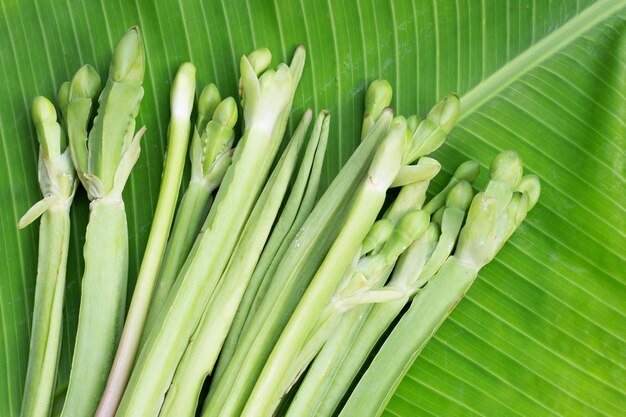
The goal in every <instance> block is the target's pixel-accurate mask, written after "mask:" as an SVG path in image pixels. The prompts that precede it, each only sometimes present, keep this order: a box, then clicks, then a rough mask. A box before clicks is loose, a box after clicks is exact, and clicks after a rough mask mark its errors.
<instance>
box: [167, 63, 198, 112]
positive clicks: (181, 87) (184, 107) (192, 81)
mask: <svg viewBox="0 0 626 417" xmlns="http://www.w3.org/2000/svg"><path fill="white" fill-rule="evenodd" d="M195 92H196V67H195V66H194V65H193V64H192V63H190V62H185V63H183V64H181V66H180V67H179V68H178V72H176V76H175V77H174V82H173V83H172V93H171V97H170V102H171V109H172V117H174V118H177V119H182V120H188V119H189V118H190V117H191V111H192V110H193V99H194V95H195Z"/></svg>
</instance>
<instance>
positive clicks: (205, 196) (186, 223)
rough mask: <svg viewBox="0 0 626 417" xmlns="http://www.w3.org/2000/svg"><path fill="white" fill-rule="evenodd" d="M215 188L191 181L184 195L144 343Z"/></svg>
mask: <svg viewBox="0 0 626 417" xmlns="http://www.w3.org/2000/svg"><path fill="white" fill-rule="evenodd" d="M212 191H213V190H212V189H211V188H210V187H207V185H206V184H205V183H202V182H199V181H190V182H189V187H188V188H187V190H185V193H184V194H183V197H182V199H181V201H180V206H179V207H178V210H177V212H176V218H175V220H174V225H173V226H172V233H171V235H170V239H169V241H168V242H167V246H166V248H165V253H164V255H163V261H162V262H161V270H160V271H159V277H158V280H157V282H156V285H155V288H154V295H153V296H152V301H151V302H150V309H149V310H148V317H147V318H146V324H145V326H144V331H143V333H142V337H141V343H140V345H141V346H143V345H144V343H145V339H146V338H147V335H148V334H149V332H150V330H151V329H152V327H153V326H154V323H155V322H156V320H157V318H158V313H159V312H160V311H161V307H162V306H163V304H164V303H165V300H166V299H167V296H168V295H169V293H170V291H171V290H172V287H173V286H174V282H175V281H176V277H177V276H178V274H179V273H180V271H181V270H182V268H183V264H184V263H185V260H186V259H187V256H189V254H190V252H191V248H192V246H193V243H194V241H195V240H196V237H197V236H198V233H199V232H200V228H201V227H202V222H203V221H204V219H206V216H207V213H208V210H209V207H210V206H211V202H212V200H213V195H212Z"/></svg>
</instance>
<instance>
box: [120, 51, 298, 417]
mask: <svg viewBox="0 0 626 417" xmlns="http://www.w3.org/2000/svg"><path fill="white" fill-rule="evenodd" d="M303 65H304V49H303V48H298V49H297V50H296V54H295V56H294V59H293V60H292V63H291V66H290V67H288V66H287V65H284V64H282V65H280V66H279V68H278V69H277V70H276V71H273V70H268V71H265V70H266V69H267V68H266V67H264V68H260V69H259V71H258V72H263V71H265V72H264V73H263V75H261V77H259V76H258V75H257V71H256V70H255V68H254V67H253V65H252V63H251V61H250V60H249V59H248V58H247V57H245V56H244V57H242V59H241V80H242V91H243V98H244V105H243V110H244V120H245V125H246V130H245V132H244V135H243V138H242V140H241V141H240V143H239V145H238V146H237V149H236V151H235V154H234V156H233V164H232V165H231V166H230V167H229V169H228V171H227V173H226V176H225V178H224V181H223V182H224V184H223V185H222V186H221V187H220V189H219V192H218V194H217V196H216V199H215V203H214V204H213V207H212V209H211V212H209V215H208V217H207V222H208V229H207V231H206V233H205V234H203V235H202V237H201V238H200V241H199V242H198V243H197V245H198V246H197V251H195V252H194V251H193V250H192V254H193V258H191V259H188V260H187V261H186V266H183V269H182V270H181V273H180V274H179V277H178V278H177V280H176V283H175V286H174V288H173V289H172V290H171V293H170V295H169V296H168V298H167V301H166V303H165V306H164V307H163V310H162V312H161V313H160V314H159V317H158V318H157V321H156V323H155V325H154V327H153V328H152V330H151V331H150V334H149V335H148V337H147V339H146V343H145V345H144V347H143V349H142V351H141V353H140V355H139V358H138V360H137V364H136V366H135V369H134V370H133V373H132V375H131V378H130V381H129V385H128V388H127V389H126V392H125V393H124V396H123V398H122V402H121V403H120V407H119V408H118V411H117V414H116V415H117V416H137V415H142V416H154V415H157V414H158V412H159V410H160V408H161V405H162V402H163V398H164V395H165V389H164V388H163V387H165V388H166V387H167V385H168V384H169V381H171V379H172V377H173V375H174V371H175V370H176V366H177V364H178V362H179V360H180V358H181V357H182V355H183V353H184V350H185V348H186V346H187V344H188V342H189V340H190V338H191V336H192V334H193V332H194V330H195V329H196V327H197V325H198V323H199V322H200V319H201V317H202V313H203V311H204V309H205V307H206V304H207V302H208V301H209V300H210V298H211V296H212V294H213V292H214V290H215V288H216V287H217V284H218V282H219V278H220V277H221V275H222V273H223V271H224V269H225V268H226V265H227V262H228V260H229V259H230V256H231V254H232V251H233V248H234V247H235V244H236V243H237V241H238V239H239V236H240V234H241V231H242V229H243V227H244V225H245V222H246V220H247V219H248V217H249V214H250V211H251V210H252V207H253V205H254V203H255V201H256V199H257V197H258V194H259V192H260V190H261V187H262V185H263V184H264V182H265V179H266V176H267V174H268V172H269V170H270V167H271V164H272V162H273V160H274V156H275V155H276V153H277V151H278V147H279V144H280V141H281V139H282V136H283V133H284V130H285V127H286V123H287V118H288V115H289V111H290V109H291V102H292V100H293V95H294V92H295V89H296V86H297V84H298V82H299V79H300V76H301V74H302V68H303ZM164 382H166V383H164Z"/></svg>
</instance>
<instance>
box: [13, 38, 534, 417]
mask: <svg viewBox="0 0 626 417" xmlns="http://www.w3.org/2000/svg"><path fill="white" fill-rule="evenodd" d="M271 58H272V57H271V53H270V51H268V50H267V49H258V50H256V51H254V52H252V53H250V54H249V55H247V56H243V57H242V58H241V62H240V71H241V79H240V85H239V92H240V99H241V106H242V113H241V114H242V118H241V119H242V122H243V123H242V124H243V128H242V131H243V133H242V134H241V136H240V137H239V138H237V135H236V133H235V132H236V123H237V119H238V115H239V111H238V108H237V104H236V101H235V100H234V99H233V98H231V97H228V98H226V99H222V98H221V95H220V93H219V91H218V89H217V87H216V86H215V85H213V84H209V85H208V86H206V87H205V88H204V89H203V90H202V92H201V94H200V95H199V99H198V105H197V108H198V110H197V120H196V124H195V128H194V129H193V132H191V130H192V129H191V126H192V124H191V115H192V110H193V102H194V96H195V92H196V85H195V73H196V68H195V67H194V66H193V65H192V64H191V63H184V64H182V65H181V66H180V68H179V70H178V72H177V74H176V76H175V78H174V82H173V84H172V91H171V96H170V110H171V121H170V126H169V129H168V150H167V156H166V159H165V166H164V170H163V178H162V184H161V190H160V194H159V199H158V203H157V207H156V211H155V215H154V219H153V223H152V228H151V231H150V236H149V240H148V244H147V247H146V251H145V254H144V257H143V260H142V263H141V268H140V271H139V275H138V277H137V283H136V286H135V289H134V293H133V297H132V300H131V303H130V308H129V311H128V314H127V315H126V311H125V291H126V279H127V276H126V274H127V272H126V271H127V262H128V259H127V257H128V249H127V245H128V242H127V236H126V221H125V212H124V204H123V201H122V190H123V188H124V184H125V182H126V180H127V179H128V176H129V175H130V170H131V168H132V167H133V165H134V163H135V161H136V160H137V158H138V156H139V139H140V138H141V135H142V133H143V131H144V129H141V130H140V131H139V132H138V133H137V134H135V121H134V119H135V116H136V115H137V112H138V110H139V103H140V101H141V97H142V95H143V88H142V85H141V84H142V80H143V72H144V58H143V44H142V41H141V37H140V34H139V31H138V30H137V29H136V28H133V29H131V30H130V31H129V32H128V33H127V34H126V36H125V37H124V38H123V39H122V41H121V42H120V43H119V45H118V46H117V48H116V50H115V51H114V53H113V60H112V63H111V67H110V70H109V77H108V80H107V83H106V85H105V87H104V90H103V91H102V93H101V94H100V96H99V97H100V98H99V100H98V109H97V115H96V117H95V118H94V120H93V122H90V119H91V115H92V113H93V110H92V109H93V107H94V103H93V100H94V99H95V97H96V96H97V95H98V90H99V84H100V80H99V77H98V75H97V73H96V72H95V70H94V69H93V68H91V67H89V66H84V67H82V68H81V69H80V70H79V71H78V72H77V73H76V75H75V76H74V78H73V79H72V81H71V82H70V83H66V84H64V85H63V86H62V87H61V90H60V92H59V107H60V108H61V112H62V114H63V120H64V125H63V127H61V125H60V124H59V123H57V121H56V112H55V110H54V107H53V105H52V104H51V103H50V102H48V101H47V100H46V99H43V98H38V99H36V100H35V102H34V104H33V119H34V121H35V125H36V127H37V136H38V139H39V142H40V144H41V152H40V182H41V189H42V192H43V194H44V199H43V200H42V201H41V202H39V203H37V204H36V205H35V206H34V207H33V209H31V211H29V212H28V213H27V215H26V216H25V217H24V219H23V220H22V221H20V226H23V225H25V224H27V223H29V222H31V221H33V220H34V219H35V218H36V217H37V216H38V215H41V214H42V213H43V217H42V222H41V239H40V257H39V268H38V278H37V293H36V302H35V314H34V323H35V324H34V326H33V337H32V341H31V357H30V363H29V370H28V378H27V385H26V389H25V396H24V406H23V411H22V414H23V415H24V416H48V415H50V410H51V402H52V396H53V391H54V386H55V378H56V376H55V373H56V366H57V364H56V362H57V357H58V352H59V336H58V335H59V332H60V323H61V318H60V314H61V307H62V302H63V286H64V280H65V262H66V257H67V244H68V237H67V236H68V231H69V227H70V224H69V215H68V213H69V206H70V204H71V201H72V198H73V195H74V192H75V189H76V183H77V181H76V178H78V179H80V181H81V182H82V184H83V186H84V188H85V189H86V191H87V194H88V196H89V198H90V199H91V200H92V202H91V205H90V210H91V215H90V223H89V227H88V229H87V236H86V245H85V275H84V278H83V284H82V285H83V292H82V300H81V309H80V316H79V329H78V335H77V341H76V347H75V351H74V360H73V364H72V373H71V376H70V383H69V387H68V392H67V396H66V399H65V404H64V407H63V414H62V415H64V416H70V415H77V416H90V415H94V414H95V415H97V416H99V417H112V416H118V417H121V416H128V417H134V416H162V417H165V416H168V417H173V416H183V417H184V416H189V417H191V416H194V415H196V413H198V412H201V415H202V416H205V417H213V416H232V417H235V416H250V417H252V416H271V415H276V414H284V415H288V416H294V417H300V416H330V415H342V416H355V417H356V416H359V417H360V416H374V415H378V414H380V412H381V411H382V409H383V407H384V405H385V404H386V401H387V400H388V399H389V395H390V394H391V393H392V392H393V390H394V388H395V386H396V384H397V382H398V381H399V380H400V378H401V377H402V376H403V375H404V373H405V372H406V370H407V368H408V367H409V366H410V365H411V363H412V362H413V361H414V360H415V357H416V356H417V355H418V354H419V352H420V351H421V349H422V348H423V347H424V345H425V344H426V343H427V342H428V340H429V338H430V337H431V336H432V335H433V334H434V332H435V331H436V329H437V327H438V326H439V325H440V324H441V323H442V322H443V320H445V318H446V317H447V315H448V314H449V313H450V311H451V310H452V309H453V308H454V306H455V305H456V303H458V301H459V299H460V298H461V297H462V296H463V294H464V293H465V292H466V291H467V289H468V288H469V286H470V285H471V284H472V282H473V281H474V279H475V278H476V276H477V274H478V271H479V270H480V269H481V268H482V267H483V266H484V265H485V264H487V263H488V262H490V261H491V260H492V259H493V257H494V256H495V255H496V253H497V251H498V250H499V249H500V248H501V247H502V246H503V245H504V244H505V242H506V241H507V239H508V238H509V237H510V236H511V235H512V234H513V232H514V231H515V230H516V228H517V227H518V226H519V225H520V224H521V223H522V221H523V220H524V218H525V216H526V214H527V213H528V211H530V210H531V209H532V207H533V206H534V205H535V203H536V202H537V199H538V197H539V192H540V191H539V181H538V179H537V178H536V177H534V176H530V175H527V176H523V172H522V163H521V160H520V158H519V157H518V156H517V154H516V153H515V152H512V151H506V152H503V153H501V154H499V155H498V156H496V158H495V159H494V161H493V162H492V165H491V168H490V179H489V181H488V183H487V184H486V186H485V187H484V189H483V191H481V192H479V193H478V194H476V195H474V188H473V187H472V184H474V183H475V182H476V181H477V178H478V176H479V167H480V165H479V164H478V163H477V162H474V161H468V162H466V163H464V164H462V165H461V166H459V167H458V168H457V170H456V171H455V173H454V175H453V177H452V178H451V179H450V181H449V183H448V185H447V186H446V187H444V189H443V190H441V191H440V192H438V193H436V194H434V193H432V197H431V198H430V199H428V198H427V196H428V194H429V193H428V191H429V190H428V189H429V184H430V182H431V180H432V178H433V177H434V176H435V175H437V174H438V173H439V171H440V169H441V166H440V164H439V163H438V162H437V161H436V160H435V159H432V158H430V157H428V156H427V155H429V154H431V153H432V152H434V151H435V150H436V149H437V148H439V146H441V144H442V143H443V142H444V140H445V138H446V136H447V135H448V133H449V132H450V131H451V130H452V129H453V127H454V124H455V122H456V120H457V118H458V117H459V114H460V101H459V99H458V97H457V96H455V95H449V96H447V97H445V98H444V99H443V100H442V101H441V102H440V103H438V104H436V105H435V106H434V107H433V109H432V110H431V111H430V113H429V114H428V115H427V117H426V118H425V119H424V120H421V121H420V120H419V118H418V117H417V116H411V117H408V118H407V119H405V118H404V117H402V116H395V117H394V115H393V111H392V110H391V109H390V108H389V105H390V103H391V98H392V89H391V86H390V85H389V83H388V82H386V81H384V80H377V81H374V82H373V83H372V84H371V85H370V86H369V88H368V90H367V94H366V97H365V115H364V118H363V125H362V132H361V143H360V145H359V146H358V148H357V149H356V150H355V151H354V153H353V155H352V156H351V157H350V159H349V160H348V162H347V163H346V164H345V166H344V167H343V169H342V170H341V171H340V172H339V174H338V175H337V177H336V178H335V179H334V181H333V182H332V184H331V185H330V186H329V187H328V189H327V190H326V191H325V192H324V194H323V195H322V196H321V197H320V198H319V201H317V198H318V194H319V189H318V188H319V183H320V176H321V170H322V165H323V160H324V154H325V150H326V144H327V141H328V138H329V135H330V134H331V133H330V128H329V126H330V115H329V114H328V112H327V111H324V110H323V111H321V112H320V113H319V115H318V116H317V118H316V120H315V123H314V124H313V128H312V129H310V130H311V131H310V133H309V127H310V125H311V123H312V121H313V120H312V119H313V113H312V111H311V110H310V109H309V110H306V111H305V112H304V114H303V115H302V118H301V120H300V122H299V124H298V126H297V128H296V129H295V130H294V132H293V134H291V135H290V136H288V135H285V130H286V126H287V121H288V119H289V117H290V115H291V113H292V111H291V105H292V101H293V97H294V94H295V91H296V88H297V86H298V83H299V80H300V76H301V74H302V71H303V67H304V61H305V53H304V48H302V47H299V48H297V49H296V51H295V54H294V57H293V59H292V61H291V64H290V65H286V64H280V65H278V67H276V69H270V63H271ZM65 131H67V137H68V139H66V136H65V133H64V132H65ZM88 131H89V133H88ZM190 136H191V145H190V159H191V179H190V182H189V184H188V186H187V188H186V189H185V191H184V193H183V195H182V198H181V200H180V204H179V207H178V211H177V213H176V216H175V217H174V213H175V211H176V202H177V200H178V194H179V189H180V185H181V180H182V176H183V168H184V163H185V161H184V160H185V154H186V152H187V147H188V140H189V139H190V138H189V137H190ZM287 137H289V138H288V139H287ZM237 139H238V140H237ZM68 142H69V146H68ZM233 146H234V150H233ZM281 149H282V152H281V151H280V150H281ZM70 154H71V157H70ZM72 165H73V166H74V167H72ZM74 169H75V171H74ZM215 190H217V194H216V195H215V198H214V199H213V192H214V191H215ZM124 316H126V321H125V323H124V325H123V331H121V330H122V324H123V319H124ZM116 348H117V350H116ZM105 384H106V387H105ZM207 384H208V394H206V398H203V396H202V393H203V392H204V391H203V387H205V386H207ZM286 394H289V395H286Z"/></svg>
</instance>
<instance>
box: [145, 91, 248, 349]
mask: <svg viewBox="0 0 626 417" xmlns="http://www.w3.org/2000/svg"><path fill="white" fill-rule="evenodd" d="M236 121H237V104H236V103H235V100H234V99H233V98H232V97H228V98H226V99H224V100H222V101H221V102H220V97H219V92H218V91H217V87H215V85H213V84H209V85H207V86H206V87H205V88H204V89H203V90H202V93H201V94H200V99H199V101H198V120H197V122H196V129H195V131H194V135H193V139H192V142H191V149H190V152H189V153H190V159H191V180H190V181H189V187H187V190H185V193H184V194H183V197H182V199H181V202H180V206H179V208H178V212H177V213H176V219H175V221H174V226H173V228H172V232H171V234H170V239H169V242H168V243H167V247H166V249H165V254H164V255H163V262H162V265H161V270H160V271H159V277H158V280H157V284H156V287H155V289H154V295H153V296H152V302H151V308H150V310H149V312H148V318H147V320H146V325H145V328H144V334H143V335H142V342H141V346H143V344H144V343H145V340H146V338H147V335H148V333H149V332H150V330H151V328H152V326H153V325H154V322H155V321H156V320H157V318H158V313H159V312H160V311H161V307H162V306H163V304H164V303H165V300H166V299H167V296H168V295H169V293H170V291H171V289H172V287H173V286H174V283H175V281H176V277H177V276H178V274H179V273H180V271H181V269H182V268H183V264H184V262H185V260H186V259H187V256H188V255H189V253H190V252H191V248H192V246H193V243H194V241H195V240H196V238H197V236H198V233H199V231H200V228H201V226H202V222H203V221H204V220H205V219H206V217H207V213H208V210H209V207H210V206H211V202H212V193H213V191H215V189H217V187H218V186H219V185H220V183H221V181H222V178H223V177H224V174H225V173H226V169H227V168H228V166H229V165H230V161H231V158H232V150H231V147H232V144H233V141H234V138H235V132H234V130H233V128H234V126H235V123H236Z"/></svg>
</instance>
